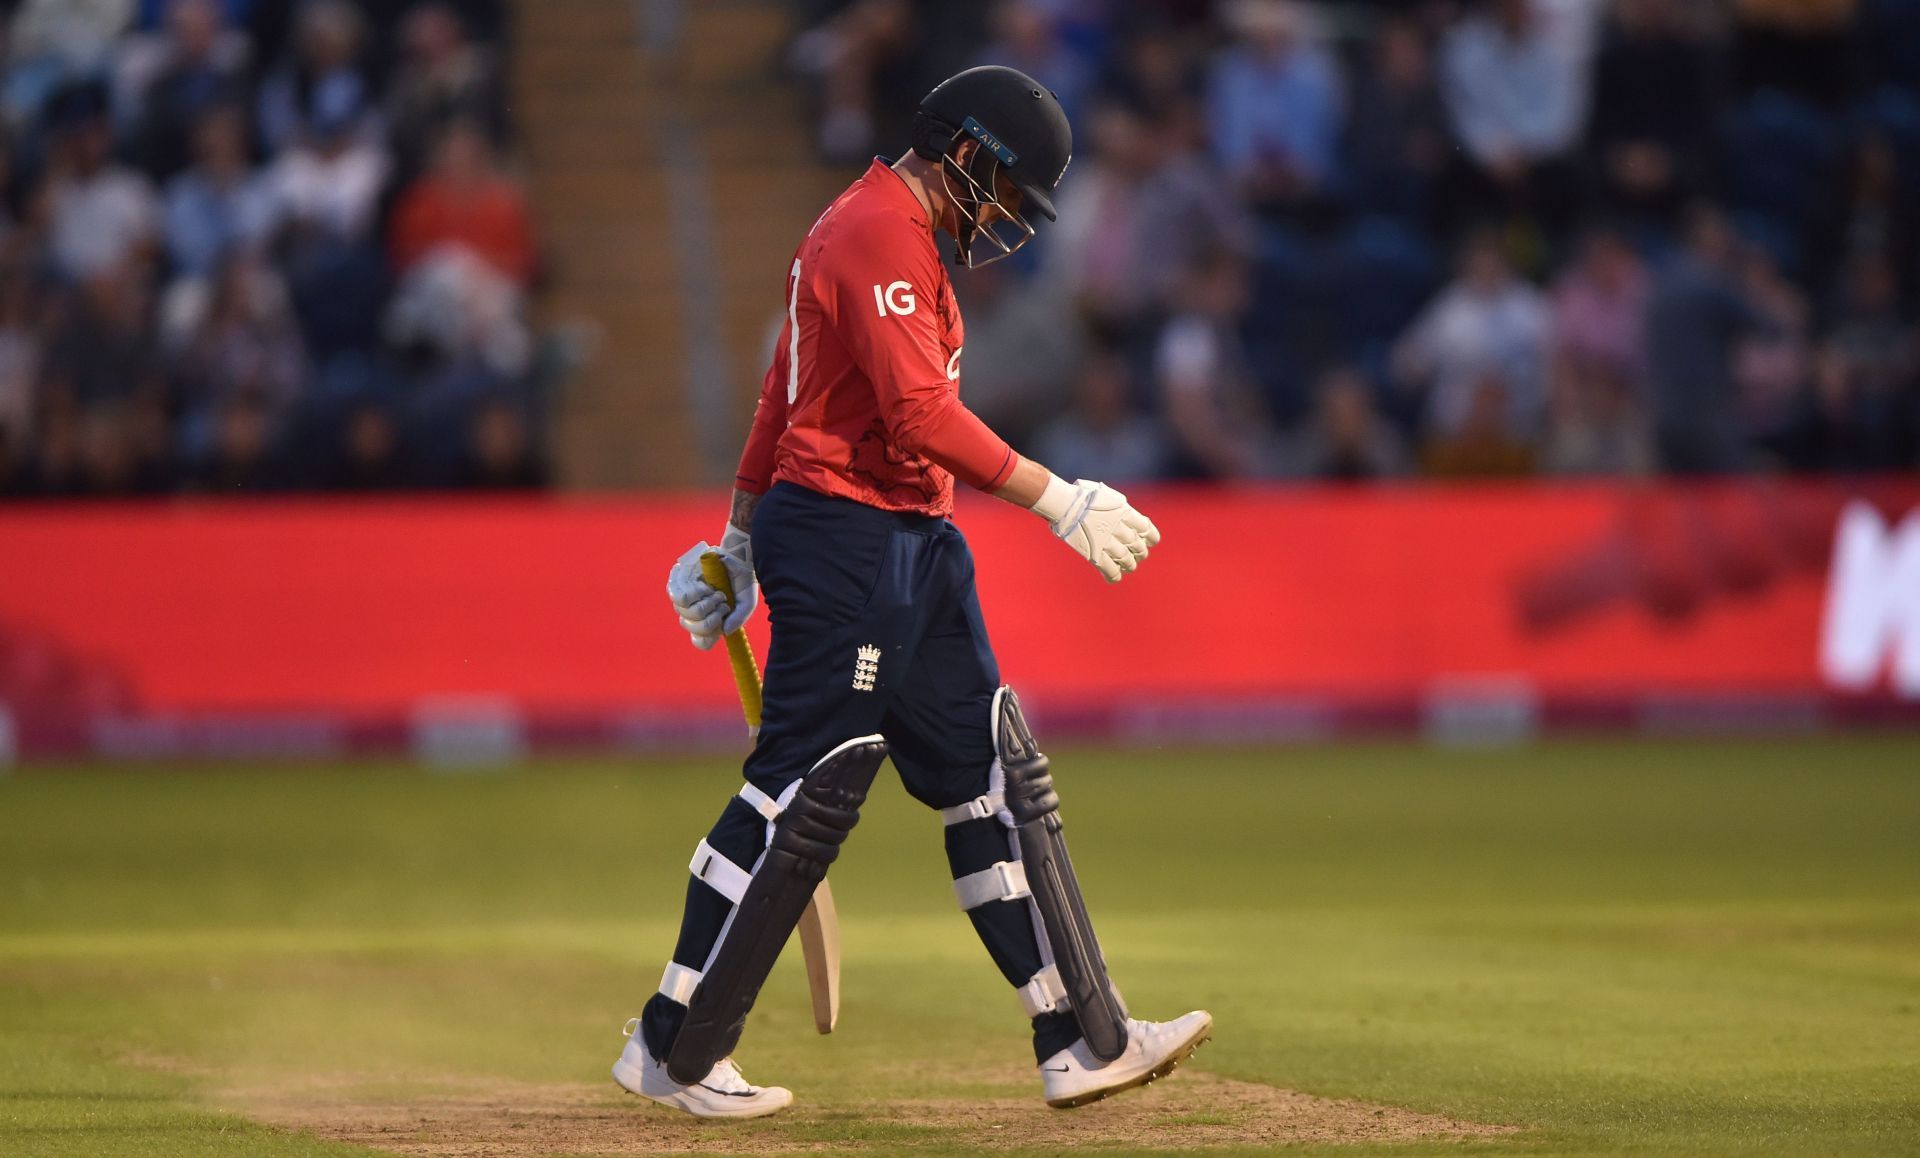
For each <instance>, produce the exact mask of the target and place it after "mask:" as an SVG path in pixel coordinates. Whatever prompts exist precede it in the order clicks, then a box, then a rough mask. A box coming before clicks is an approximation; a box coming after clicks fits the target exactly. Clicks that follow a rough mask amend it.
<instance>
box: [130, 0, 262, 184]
mask: <svg viewBox="0 0 1920 1158" xmlns="http://www.w3.org/2000/svg"><path fill="white" fill-rule="evenodd" d="M223 19H224V14H223V13H222V11H221V7H220V4H219V3H218V2H217V0H172V3H171V4H170V5H169V7H168V10H167V34H166V38H165V40H164V41H163V42H162V43H161V45H159V46H158V47H159V54H160V59H159V71H158V75H157V76H155V77H154V78H153V79H152V80H151V81H150V82H148V83H147V84H145V85H144V86H143V91H142V92H141V93H140V96H139V103H140V115H139V122H138V127H137V129H136V131H135V136H134V150H133V151H134V154H135V156H137V157H138V158H139V161H140V166H141V168H143V169H145V170H146V172H147V175H148V176H150V177H152V178H153V179H154V180H156V181H165V180H166V179H167V178H169V177H172V176H173V175H174V174H175V173H178V172H179V171H180V170H182V169H184V168H186V167H187V164H188V163H189V161H190V160H191V159H192V157H193V155H194V153H195V142H194V137H195V134H196V131H197V129H198V126H199V124H200V122H201V119H202V118H203V117H204V116H205V115H206V114H207V113H208V112H209V111H211V110H212V109H214V108H216V107H219V106H223V105H231V104H236V103H238V102H240V101H242V100H244V99H245V96H246V91H245V88H246V82H245V71H246V65H247V51H246V49H247V43H246V39H245V38H244V37H242V36H239V35H237V34H228V33H227V31H226V30H225V29H224V28H223V27H222V26H221V25H222V21H223Z"/></svg>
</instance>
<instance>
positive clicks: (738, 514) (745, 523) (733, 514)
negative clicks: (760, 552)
mask: <svg viewBox="0 0 1920 1158" xmlns="http://www.w3.org/2000/svg"><path fill="white" fill-rule="evenodd" d="M760 497H761V496H759V495H756V494H754V493H753V492H752V491H749V490H740V489H737V488H736V489H735V490H734V492H733V510H731V511H730V512H728V514H727V524H728V525H729V526H733V527H737V528H739V529H740V530H742V531H746V532H747V533H749V534H751V533H752V532H753V512H754V510H755V509H756V508H757V507H759V505H760Z"/></svg>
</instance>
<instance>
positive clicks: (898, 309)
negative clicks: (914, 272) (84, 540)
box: [873, 281, 919, 318]
mask: <svg viewBox="0 0 1920 1158" xmlns="http://www.w3.org/2000/svg"><path fill="white" fill-rule="evenodd" d="M918 304H919V302H917V301H916V300H915V299H914V296H913V283H912V282H905V281H896V282H893V283H891V284H890V285H888V286H887V288H886V289H884V290H883V289H881V288H880V287H879V286H877V285H876V286H874V287H873V308H874V310H875V312H877V313H878V314H879V315H880V316H881V317H883V318H884V317H886V316H887V314H888V313H890V312H891V313H895V314H898V315H900V316H901V317H903V318H904V317H906V316H907V315H908V314H910V313H912V312H913V309H914V307H915V306H916V305H918Z"/></svg>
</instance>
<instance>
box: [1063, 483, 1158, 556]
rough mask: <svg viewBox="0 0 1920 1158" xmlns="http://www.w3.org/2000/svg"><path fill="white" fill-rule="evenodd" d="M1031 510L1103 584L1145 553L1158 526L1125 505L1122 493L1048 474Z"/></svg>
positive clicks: (1105, 487)
mask: <svg viewBox="0 0 1920 1158" xmlns="http://www.w3.org/2000/svg"><path fill="white" fill-rule="evenodd" d="M1033 513H1034V514H1036V515H1039V516H1040V517H1041V518H1043V519H1045V520H1047V522H1048V523H1049V524H1050V525H1052V527H1053V533H1054V534H1055V535H1057V536H1059V537H1060V538H1061V539H1062V540H1063V541H1064V542H1065V543H1066V544H1067V546H1069V547H1072V548H1073V549H1074V550H1075V551H1078V552H1079V553H1080V557H1081V558H1082V559H1085V560H1086V561H1087V562H1089V563H1092V564H1093V565H1094V566H1095V567H1098V568H1099V569H1100V573H1101V574H1102V575H1105V576H1106V577H1107V582H1109V583H1118V582H1120V577H1121V576H1122V575H1125V574H1126V573H1127V572H1129V571H1132V570H1133V569H1134V568H1135V567H1138V566H1139V565H1140V563H1141V561H1142V560H1143V559H1145V558H1146V557H1147V548H1149V547H1152V546H1154V545H1155V544H1157V543H1159V542H1160V530H1159V528H1157V527H1155V526H1154V525H1153V521H1152V520H1150V519H1148V518H1147V516H1145V515H1143V514H1141V513H1140V512H1139V511H1136V510H1134V509H1133V507H1132V506H1130V505H1128V503H1127V496H1125V495H1123V494H1121V493H1120V492H1119V491H1117V490H1114V489H1113V488H1112V487H1110V486H1108V485H1107V484H1106V483H1102V482H1094V481H1092V480H1090V479H1081V480H1080V481H1078V482H1072V483H1070V482H1068V481H1067V480H1065V479H1063V478H1061V477H1060V476H1058V475H1053V476H1051V477H1050V478H1048V480H1047V489H1046V491H1045V493H1043V494H1042V495H1041V496H1040V501H1039V502H1037V503H1035V504H1033Z"/></svg>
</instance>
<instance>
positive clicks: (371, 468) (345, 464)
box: [326, 402, 413, 491]
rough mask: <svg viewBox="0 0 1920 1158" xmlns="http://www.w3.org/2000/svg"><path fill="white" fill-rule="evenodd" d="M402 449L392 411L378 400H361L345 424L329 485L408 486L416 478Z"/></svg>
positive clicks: (359, 487) (332, 458) (352, 488)
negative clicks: (407, 463)
mask: <svg viewBox="0 0 1920 1158" xmlns="http://www.w3.org/2000/svg"><path fill="white" fill-rule="evenodd" d="M403 449H404V448H403V446H402V444H401V440H400V427H399V424H398V423H397V422H396V421H395V420H394V416H393V412H392V411H391V410H390V409H388V408H387V407H386V406H384V405H382V404H380V403H378V402H362V403H361V404H359V405H357V406H355V407H354V408H353V409H352V410H351V411H350V412H349V413H348V415H347V419H346V422H345V423H344V424H343V425H342V428H341V432H340V446H339V449H338V451H337V452H336V453H335V454H333V455H331V456H330V457H329V464H328V469H327V478H326V485H327V487H328V489H330V490H337V491H394V490H405V489H406V488H407V487H408V486H409V485H410V484H411V483H412V481H413V479H412V476H411V475H410V474H409V473H408V471H407V466H406V456H405V455H404V454H403V453H402V451H403Z"/></svg>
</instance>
